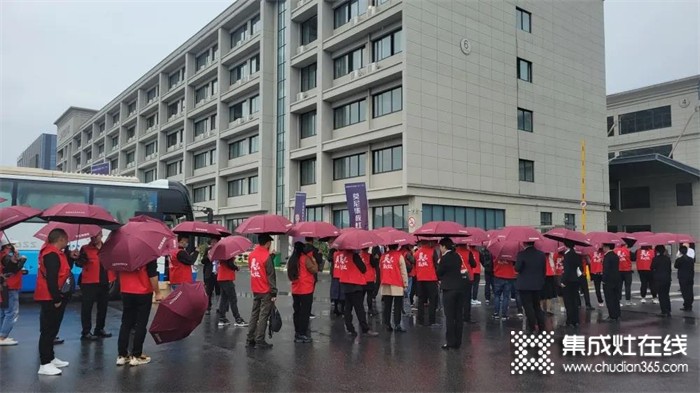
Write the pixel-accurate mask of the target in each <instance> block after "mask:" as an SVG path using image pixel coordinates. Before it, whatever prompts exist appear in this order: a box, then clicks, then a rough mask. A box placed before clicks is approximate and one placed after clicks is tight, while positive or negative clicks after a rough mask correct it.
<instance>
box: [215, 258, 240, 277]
mask: <svg viewBox="0 0 700 393" xmlns="http://www.w3.org/2000/svg"><path fill="white" fill-rule="evenodd" d="M216 281H219V282H221V281H236V271H235V270H233V269H231V268H230V267H228V266H226V264H225V263H223V262H221V261H219V272H218V273H217V274H216Z"/></svg>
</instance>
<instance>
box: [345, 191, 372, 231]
mask: <svg viewBox="0 0 700 393" xmlns="http://www.w3.org/2000/svg"><path fill="white" fill-rule="evenodd" d="M345 198H346V200H347V203H348V216H349V217H350V227H352V228H359V229H365V230H366V229H369V204H368V202H367V186H366V185H365V183H364V182H362V183H347V184H345Z"/></svg>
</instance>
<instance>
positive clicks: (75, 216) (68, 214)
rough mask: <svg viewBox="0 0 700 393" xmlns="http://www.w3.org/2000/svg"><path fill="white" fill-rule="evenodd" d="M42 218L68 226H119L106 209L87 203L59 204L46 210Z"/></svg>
mask: <svg viewBox="0 0 700 393" xmlns="http://www.w3.org/2000/svg"><path fill="white" fill-rule="evenodd" d="M41 218H43V219H45V220H48V221H58V222H65V223H68V224H92V225H100V226H106V225H115V224H116V225H119V221H117V219H116V218H114V217H112V215H111V214H109V212H108V211H107V210H105V208H103V207H101V206H97V205H88V204H87V203H59V204H56V205H53V206H51V207H50V208H48V209H46V210H44V212H43V213H42V214H41Z"/></svg>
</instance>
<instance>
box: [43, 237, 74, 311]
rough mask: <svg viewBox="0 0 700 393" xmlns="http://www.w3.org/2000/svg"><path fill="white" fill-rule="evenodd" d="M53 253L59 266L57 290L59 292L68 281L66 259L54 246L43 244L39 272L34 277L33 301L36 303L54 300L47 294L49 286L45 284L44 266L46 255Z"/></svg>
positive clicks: (68, 273) (68, 270) (68, 268)
mask: <svg viewBox="0 0 700 393" xmlns="http://www.w3.org/2000/svg"><path fill="white" fill-rule="evenodd" d="M51 253H54V254H56V255H58V259H59V261H60V265H59V267H58V282H57V284H58V289H59V290H60V289H61V287H62V286H63V284H65V283H66V280H68V276H70V274H71V272H70V265H69V264H68V258H67V257H66V254H65V253H63V251H61V250H59V249H58V248H57V247H56V246H54V245H51V244H48V243H45V244H44V245H43V246H42V247H41V251H39V272H38V274H37V275H36V289H35V290H34V300H36V301H50V300H54V299H53V297H52V296H51V293H50V292H49V284H48V283H47V282H46V266H45V265H44V257H46V256H47V255H48V254H51Z"/></svg>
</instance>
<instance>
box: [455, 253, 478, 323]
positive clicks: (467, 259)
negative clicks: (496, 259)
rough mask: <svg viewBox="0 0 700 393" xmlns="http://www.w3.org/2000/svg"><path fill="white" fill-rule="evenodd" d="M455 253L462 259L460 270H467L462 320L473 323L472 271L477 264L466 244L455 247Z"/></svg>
mask: <svg viewBox="0 0 700 393" xmlns="http://www.w3.org/2000/svg"><path fill="white" fill-rule="evenodd" d="M455 252H456V253H457V255H459V257H460V258H461V259H462V268H464V269H467V273H468V274H467V279H466V280H464V293H465V295H466V297H465V298H464V309H463V310H462V320H463V321H464V322H466V323H475V321H472V305H474V303H473V302H472V297H471V296H472V285H475V284H476V278H475V277H476V273H475V272H474V269H475V268H476V265H477V262H476V260H475V259H474V255H473V254H472V252H471V250H470V248H469V247H468V246H467V245H466V244H459V245H457V246H456V249H455Z"/></svg>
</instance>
